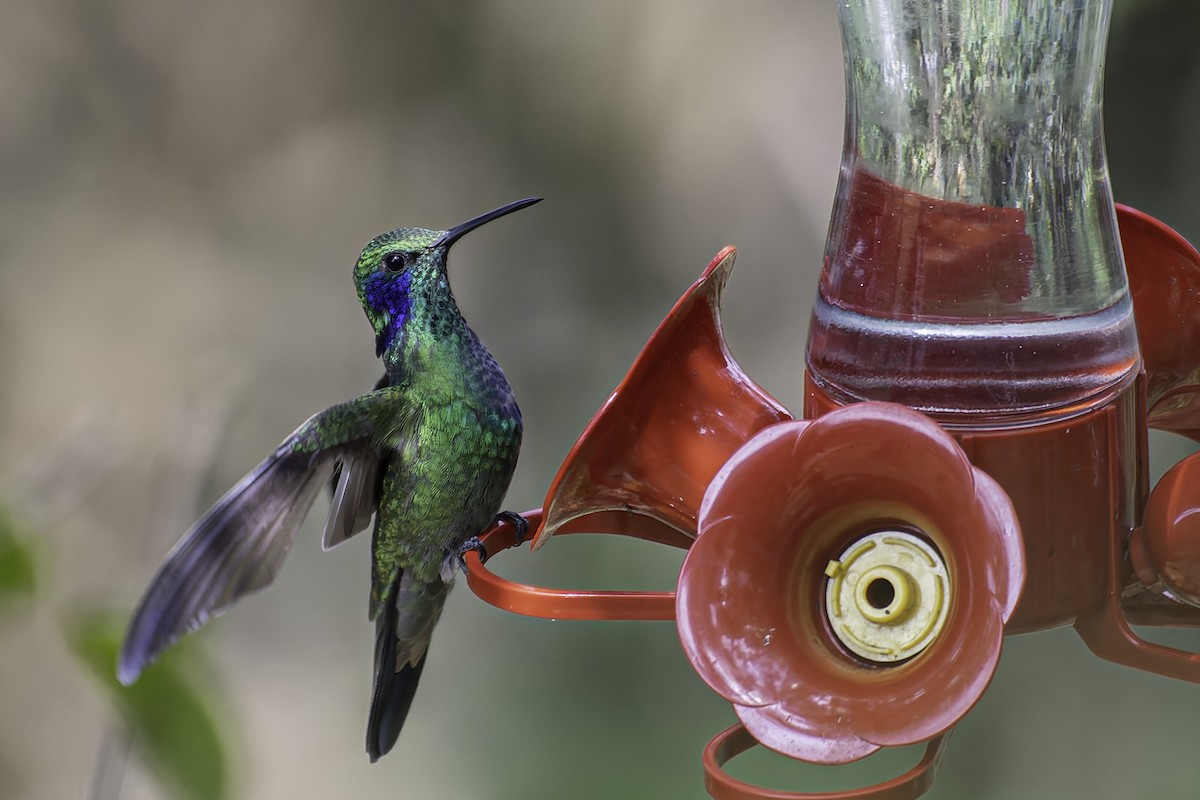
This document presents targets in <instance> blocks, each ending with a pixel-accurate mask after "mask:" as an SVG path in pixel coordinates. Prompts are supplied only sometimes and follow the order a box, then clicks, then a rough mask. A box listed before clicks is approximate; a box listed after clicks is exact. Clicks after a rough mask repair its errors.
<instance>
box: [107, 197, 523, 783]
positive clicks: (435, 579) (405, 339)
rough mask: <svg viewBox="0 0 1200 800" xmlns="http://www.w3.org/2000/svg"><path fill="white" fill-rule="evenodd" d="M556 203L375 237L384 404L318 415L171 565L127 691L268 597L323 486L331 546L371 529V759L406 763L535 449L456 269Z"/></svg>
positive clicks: (219, 507)
mask: <svg viewBox="0 0 1200 800" xmlns="http://www.w3.org/2000/svg"><path fill="white" fill-rule="evenodd" d="M539 200H541V198H538V197H531V198H527V199H524V200H518V201H517V202H515V203H510V204H509V205H506V206H502V207H501V208H498V209H496V210H494V211H490V212H488V213H486V214H483V215H482V216H479V217H476V218H474V219H472V220H469V221H468V222H464V223H463V224H461V225H458V226H456V227H454V228H451V229H450V230H447V231H433V230H427V229H425V228H398V229H396V230H394V231H392V232H390V233H385V234H383V235H381V236H377V237H376V238H374V239H372V240H371V242H370V243H369V244H368V245H367V246H366V247H365V248H364V249H363V251H362V255H360V256H359V257H358V261H357V262H356V263H355V265H354V282H355V284H356V286H357V288H358V297H359V299H360V300H361V301H362V306H363V310H364V311H366V314H367V319H368V320H370V322H371V326H372V327H373V328H374V330H375V353H376V355H377V356H379V357H381V358H382V360H383V363H384V367H385V370H386V371H385V374H384V376H383V378H381V379H380V381H379V383H378V384H377V385H376V388H375V389H374V391H371V392H369V393H368V394H364V395H362V396H361V397H358V398H356V399H354V400H350V401H348V402H345V403H341V404H339V405H335V406H332V407H330V408H327V409H325V410H324V411H322V412H320V413H319V414H316V415H315V416H313V417H312V418H310V419H309V420H308V421H307V422H305V423H304V424H303V425H301V426H300V427H299V428H298V429H297V430H296V431H295V433H293V434H292V435H291V436H289V437H288V438H287V439H285V440H284V441H283V443H282V444H280V445H279V447H278V448H277V449H276V450H275V452H274V453H272V454H271V455H270V456H268V457H267V458H266V460H264V461H263V462H262V463H261V464H259V465H258V466H257V467H255V468H254V470H253V471H251V472H250V473H249V474H248V475H246V476H245V477H244V478H242V480H241V481H239V482H238V483H237V485H235V486H234V487H233V488H232V489H230V490H229V491H228V492H227V493H226V494H225V496H224V497H222V498H221V499H220V500H218V501H217V502H216V504H215V505H214V506H213V507H212V508H211V509H209V511H208V512H207V513H206V514H205V515H204V516H203V517H201V518H200V519H199V521H197V522H196V523H195V524H194V525H193V526H192V528H191V529H190V530H189V531H188V532H187V533H186V534H185V535H184V537H183V539H181V540H180V541H179V543H178V544H176V545H175V547H174V548H173V549H172V550H171V552H170V553H169V554H168V555H167V558H166V560H165V561H164V562H163V564H162V566H160V567H159V569H158V572H157V574H156V575H155V576H154V579H153V580H152V581H151V583H150V586H149V588H148V589H147V590H146V594H145V595H144V596H143V597H142V600H141V603H140V604H139V605H138V608H137V610H136V611H135V612H134V615H133V620H132V622H131V623H130V626H129V631H128V633H127V634H126V638H125V643H124V647H123V648H122V651H121V657H120V661H119V663H118V665H117V678H118V679H119V680H120V681H121V683H123V684H126V685H128V684H130V683H132V682H133V681H135V680H136V679H137V677H138V675H139V674H140V673H141V671H142V670H143V669H144V668H145V667H146V666H147V665H149V664H150V663H151V662H153V661H154V659H155V658H157V657H158V655H159V654H160V653H161V652H162V651H163V650H165V649H166V648H167V647H169V646H170V645H171V644H172V643H173V642H175V641H176V640H177V639H178V638H179V637H180V636H182V635H183V634H185V633H187V632H188V631H191V630H195V629H196V628H198V627H200V625H202V624H203V623H204V622H205V620H207V619H208V618H209V617H211V616H213V615H214V614H217V613H219V612H220V611H222V610H223V609H225V608H226V607H228V606H229V605H230V604H232V603H233V602H234V601H235V600H237V599H238V598H239V597H242V596H243V595H246V594H249V593H250V592H253V591H256V590H258V589H262V588H263V587H265V586H267V585H268V584H269V583H270V582H271V580H272V579H273V578H274V577H275V573H276V572H277V571H278V570H279V567H280V566H281V564H282V562H283V559H284V557H285V556H286V555H287V551H288V549H289V547H290V546H291V543H292V539H293V537H294V536H295V533H296V531H297V529H298V528H299V527H300V524H301V523H302V522H303V521H304V518H305V516H307V514H308V511H309V509H310V508H311V506H312V503H313V501H314V499H315V498H316V495H317V493H318V492H319V490H320V488H321V487H322V486H326V485H332V486H333V499H332V502H331V504H330V510H329V516H328V518H327V520H326V523H325V532H324V536H323V545H324V547H325V548H326V549H329V548H331V547H333V546H335V545H337V544H339V543H340V542H342V541H344V540H346V539H348V538H350V537H351V536H353V535H355V534H356V533H358V532H360V531H362V530H365V529H366V527H367V526H368V525H369V524H370V521H371V517H372V516H374V518H375V529H374V534H373V539H372V545H371V553H372V564H371V567H372V568H371V597H370V617H371V619H372V620H373V621H374V622H375V687H374V692H373V695H372V699H371V712H370V719H369V722H368V725H367V752H368V754H369V755H370V757H371V760H372V761H375V760H376V759H378V758H379V756H381V755H383V754H385V753H387V752H388V751H389V750H391V748H392V746H393V745H394V744H395V743H396V738H397V737H398V736H399V734H400V728H401V727H402V726H403V724H404V719H405V717H406V716H407V714H408V710H409V707H410V706H411V704H412V699H413V694H414V692H415V691H416V688H417V681H418V679H419V678H420V676H421V671H422V669H423V668H424V666H425V658H426V655H427V651H428V649H429V642H430V637H431V636H432V634H433V628H434V625H435V624H436V623H437V621H438V617H439V616H440V615H441V612H442V606H443V605H444V604H445V602H446V596H447V594H448V593H449V591H450V588H451V585H452V581H453V578H454V573H455V569H456V567H457V566H459V565H460V564H461V563H462V557H463V554H464V553H465V552H467V550H469V549H473V548H478V547H479V540H478V534H480V533H482V532H483V531H484V530H485V529H486V528H487V527H488V525H489V524H490V523H491V522H492V521H493V520H495V519H496V518H499V517H503V518H508V519H510V520H511V521H512V522H514V523H515V524H517V526H518V530H520V531H521V532H522V533H523V532H524V530H526V529H527V527H528V525H527V523H525V521H524V520H523V519H522V518H520V517H519V516H518V515H516V514H513V513H511V512H501V511H500V504H501V501H502V500H503V498H504V494H505V492H506V491H507V490H508V484H509V482H510V480H511V479H512V474H513V470H514V468H515V467H516V463H517V453H518V451H519V450H520V447H521V431H522V425H521V412H520V410H519V409H518V408H517V402H516V399H515V398H514V397H513V392H512V388H511V387H510V386H509V384H508V380H507V379H506V378H505V377H504V372H503V371H502V370H501V369H500V366H499V364H497V363H496V359H495V358H493V357H492V354H491V353H489V352H488V350H487V348H485V347H484V346H483V344H482V343H481V342H480V341H479V338H478V337H477V336H476V335H475V332H474V331H473V330H471V327H470V326H469V325H468V324H467V321H466V320H465V319H463V316H462V314H461V313H460V312H459V310H458V305H457V303H455V301H454V295H453V294H452V293H451V291H450V284H449V281H448V280H447V275H446V257H447V255H448V253H449V250H450V246H451V245H453V244H454V243H455V242H456V241H458V239H460V238H461V237H462V236H463V235H464V234H466V233H468V232H469V231H472V230H474V229H475V228H478V227H479V226H480V225H483V224H485V223H487V222H490V221H492V220H494V219H497V218H499V217H502V216H504V215H506V214H509V213H512V212H513V211H517V210H519V209H522V208H525V207H526V206H530V205H533V204H534V203H536V202H538V201H539Z"/></svg>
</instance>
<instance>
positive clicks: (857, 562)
mask: <svg viewBox="0 0 1200 800" xmlns="http://www.w3.org/2000/svg"><path fill="white" fill-rule="evenodd" d="M825 575H826V576H827V577H828V579H829V580H828V582H827V583H826V587H825V608H826V613H827V614H828V615H829V623H830V626H831V627H832V628H833V632H834V634H835V635H836V636H837V638H838V640H839V641H841V643H842V644H844V645H845V646H846V647H847V648H848V649H849V650H850V651H851V652H853V653H855V654H856V655H859V656H862V657H863V658H865V659H867V660H869V661H877V662H881V663H887V662H894V661H902V660H904V659H906V658H912V657H913V656H915V655H916V654H917V653H919V652H921V651H922V650H924V649H925V648H926V647H928V646H929V644H930V643H931V642H932V641H933V640H934V639H935V638H937V635H938V633H939V632H940V631H941V630H942V627H943V626H944V625H945V624H946V614H947V613H948V611H949V609H950V576H949V573H948V572H947V570H946V562H945V561H943V560H942V556H941V554H940V553H939V552H938V551H937V549H936V548H935V547H933V545H931V544H929V543H928V542H926V541H925V540H924V539H921V538H920V537H918V536H914V535H913V534H911V533H906V532H904V531H881V532H878V533H872V534H869V535H867V536H864V537H863V538H861V539H859V540H858V541H856V542H855V543H854V544H852V545H850V547H848V548H846V550H845V552H843V553H842V555H841V556H840V557H839V558H837V559H836V560H834V561H830V562H829V565H828V566H827V567H826V568H825Z"/></svg>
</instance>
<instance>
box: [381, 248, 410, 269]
mask: <svg viewBox="0 0 1200 800" xmlns="http://www.w3.org/2000/svg"><path fill="white" fill-rule="evenodd" d="M408 264H409V256H408V253H400V252H397V253H388V254H387V255H386V256H384V257H383V267H384V269H386V270H387V271H388V272H402V271H403V270H404V269H406V268H407V267H408Z"/></svg>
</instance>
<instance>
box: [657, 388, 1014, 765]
mask: <svg viewBox="0 0 1200 800" xmlns="http://www.w3.org/2000/svg"><path fill="white" fill-rule="evenodd" d="M1024 577H1025V562H1024V550H1023V545H1022V540H1021V533H1020V529H1019V527H1018V524H1017V518H1016V514H1015V512H1014V510H1013V507H1012V504H1011V502H1010V501H1009V499H1008V497H1007V495H1006V494H1005V493H1004V491H1003V490H1002V489H1001V488H1000V487H999V485H998V484H996V482H995V481H993V480H992V479H991V478H990V477H988V476H987V475H986V474H984V473H983V472H982V471H980V470H978V469H975V468H974V467H972V465H971V464H970V462H969V461H968V460H967V458H966V456H965V455H964V454H963V452H962V450H961V449H960V448H959V447H958V445H957V444H956V443H955V441H954V440H953V439H952V438H951V437H950V436H949V435H948V434H947V433H946V432H945V431H943V430H942V429H941V428H940V427H939V426H938V425H937V424H936V423H934V422H933V421H932V420H930V419H929V418H928V417H926V416H924V415H922V414H918V413H916V412H914V411H911V410H909V409H907V408H904V407H901V406H896V405H892V404H887V403H861V404H856V405H852V406H848V407H845V408H841V409H838V410H836V411H833V412H830V413H829V414H827V415H825V416H823V417H821V418H820V419H817V420H815V421H795V422H783V423H780V424H777V425H773V426H771V427H769V428H766V429H765V430H763V431H762V432H760V433H759V434H758V435H756V436H755V437H754V438H752V439H751V440H750V441H748V442H747V443H746V444H745V445H744V446H743V447H742V448H741V449H739V450H738V451H737V452H736V453H735V454H734V456H733V457H732V458H730V459H729V461H728V462H727V463H726V464H725V465H724V466H723V467H722V468H721V470H720V471H719V472H718V473H717V475H716V477H715V478H714V479H713V481H712V483H711V484H710V485H709V487H708V491H707V492H706V494H705V496H704V502H703V504H702V506H701V509H700V515H699V537H698V539H697V541H696V542H695V544H694V545H693V546H692V548H691V550H690V551H689V552H688V555H687V558H686V560H685V562H684V565H683V570H682V573H681V575H680V580H679V587H678V596H677V600H676V615H677V622H678V627H679V634H680V638H681V640H682V642H683V647H684V650H685V651H686V653H687V655H688V658H689V659H690V660H691V662H692V664H693V666H694V667H695V669H696V671H697V672H698V673H699V674H700V676H701V677H702V678H703V679H704V681H705V682H706V683H708V685H709V686H710V687H712V688H713V689H714V690H715V691H716V692H718V693H719V694H721V695H722V696H723V697H725V698H726V699H728V700H729V701H730V702H731V703H733V705H734V710H735V712H736V713H737V715H738V717H739V718H740V719H741V721H742V723H743V724H744V725H745V726H746V728H747V729H748V730H749V731H750V733H751V734H752V735H753V736H754V737H755V738H756V739H757V740H758V741H759V742H761V743H762V744H764V745H766V746H767V747H770V748H772V749H774V750H777V751H779V752H781V753H784V754H786V755H789V756H793V757H795V758H801V759H804V760H807V761H814V762H821V763H830V764H835V763H845V762H848V761H853V760H856V759H859V758H862V757H864V756H867V755H869V754H871V753H873V752H875V751H876V750H878V749H879V748H880V747H883V746H899V745H907V744H912V743H915V742H921V741H925V740H928V739H931V738H933V737H934V736H937V735H938V734H940V733H942V732H944V731H946V730H947V729H949V728H950V727H952V726H953V725H954V724H955V723H957V722H958V720H959V719H961V718H962V717H963V716H964V715H965V714H966V713H967V712H968V711H969V710H970V709H971V707H972V706H974V704H975V703H976V701H977V700H978V699H979V697H980V696H981V695H982V693H983V690H984V689H985V688H986V687H987V685H988V683H989V682H990V680H991V677H992V674H993V672H994V671H995V669H996V665H997V662H998V659H999V656H1000V646H1001V640H1002V638H1003V635H1004V625H1005V622H1006V621H1007V620H1008V618H1009V616H1010V615H1011V614H1012V611H1013V609H1014V608H1015V606H1016V603H1017V600H1018V597H1019V595H1020V592H1021V587H1022V585H1023V583H1024ZM864 653H865V654H866V655H863V654H864Z"/></svg>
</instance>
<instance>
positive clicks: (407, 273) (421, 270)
mask: <svg viewBox="0 0 1200 800" xmlns="http://www.w3.org/2000/svg"><path fill="white" fill-rule="evenodd" d="M541 199H542V198H540V197H527V198H525V199H524V200H518V201H516V202H515V203H509V204H508V205H506V206H501V207H500V208H497V209H495V210H493V211H489V212H487V213H486V214H481V215H480V216H478V217H475V218H473V219H470V220H467V221H466V222H464V223H462V224H461V225H456V226H454V227H453V228H451V229H450V230H446V231H432V230H429V229H427V228H397V229H396V230H394V231H390V232H388V233H384V234H381V235H380V236H376V237H375V238H374V239H372V240H371V241H370V243H368V244H367V246H366V247H364V248H363V251H362V255H360V256H359V257H358V261H357V262H356V263H355V265H354V283H355V285H356V286H357V287H358V298H359V300H361V301H362V305H363V310H364V311H366V313H367V319H368V320H370V322H371V326H372V327H373V328H374V329H375V354H376V355H382V354H383V351H384V350H386V349H387V347H388V345H389V344H390V343H391V341H392V339H393V338H394V336H395V333H396V332H397V331H399V330H400V329H401V328H402V327H403V325H404V321H405V319H406V318H407V317H408V313H409V309H410V307H411V304H412V296H413V294H414V292H416V291H418V290H419V289H420V288H421V287H435V288H440V289H442V290H444V291H445V293H446V294H447V295H449V291H450V289H449V282H448V281H447V279H446V256H447V255H448V254H449V252H450V246H451V245H452V244H454V243H455V242H456V241H458V240H459V239H461V238H462V237H463V236H464V235H466V234H467V233H469V232H470V231H473V230H475V229H476V228H478V227H479V226H480V225H483V224H485V223H488V222H491V221H492V220H494V219H498V218H500V217H503V216H504V215H506V214H511V213H512V212H514V211H518V210H520V209H522V208H525V207H526V206H531V205H533V204H534V203H537V202H539V201H540V200H541Z"/></svg>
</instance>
